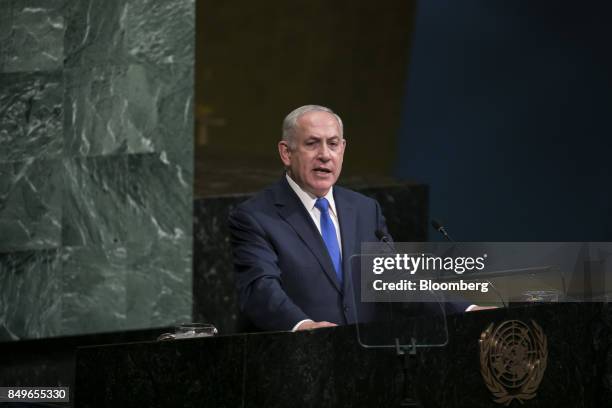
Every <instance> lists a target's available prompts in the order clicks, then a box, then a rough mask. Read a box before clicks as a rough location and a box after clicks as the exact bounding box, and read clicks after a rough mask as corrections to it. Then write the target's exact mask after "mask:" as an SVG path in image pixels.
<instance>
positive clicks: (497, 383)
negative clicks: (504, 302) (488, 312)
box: [479, 320, 548, 406]
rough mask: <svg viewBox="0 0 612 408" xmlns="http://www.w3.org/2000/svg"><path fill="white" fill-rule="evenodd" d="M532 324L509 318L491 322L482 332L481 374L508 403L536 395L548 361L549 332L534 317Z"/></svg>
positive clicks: (501, 400) (490, 386) (497, 398)
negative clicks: (547, 335)
mask: <svg viewBox="0 0 612 408" xmlns="http://www.w3.org/2000/svg"><path fill="white" fill-rule="evenodd" d="M531 326H532V327H529V326H528V325H527V324H525V323H523V322H521V321H519V320H508V321H505V322H503V323H501V324H499V326H497V327H495V325H494V323H491V324H490V325H489V326H488V327H487V329H486V330H485V331H484V332H482V334H481V335H480V341H479V343H480V373H481V374H482V378H483V380H484V383H485V385H486V386H487V388H488V389H489V391H491V393H492V394H493V396H494V397H495V399H494V401H495V402H497V403H499V404H504V405H505V406H508V405H510V403H511V402H512V401H513V400H515V399H516V400H517V401H519V402H520V403H521V404H522V403H523V402H524V401H525V400H530V399H532V398H533V397H535V396H536V391H537V389H538V387H539V385H540V382H541V381H542V377H543V376H544V371H545V370H546V364H547V360H548V348H547V339H546V335H544V332H543V331H542V328H541V327H540V326H539V325H538V324H537V323H536V322H535V321H533V320H531Z"/></svg>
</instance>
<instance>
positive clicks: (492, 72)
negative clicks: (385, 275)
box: [395, 0, 612, 241]
mask: <svg viewBox="0 0 612 408" xmlns="http://www.w3.org/2000/svg"><path fill="white" fill-rule="evenodd" d="M611 12H612V6H611V5H610V3H609V2H595V1H591V2H586V3H578V2H575V1H538V2H533V1H528V0H521V1H514V0H513V1H495V2H491V1H486V0H466V1H461V2H455V1H450V0H449V1H444V0H437V1H422V2H419V3H418V7H417V17H416V28H415V33H414V36H413V44H412V49H411V57H410V58H411V64H410V65H409V67H408V71H409V73H408V81H407V83H406V88H405V102H404V108H403V113H402V115H403V117H402V127H401V131H400V137H399V142H398V144H399V149H398V151H397V163H396V170H395V171H396V175H397V176H398V177H401V178H412V179H416V180H418V181H420V182H424V183H426V184H429V185H430V188H431V189H430V203H431V210H430V213H431V215H432V216H433V217H438V218H440V219H442V220H444V221H445V222H446V224H447V226H448V228H449V230H450V232H452V233H454V236H455V239H457V240H466V241H476V240H490V241H496V240H499V241H512V240H517V241H518V240H523V241H524V240H534V241H537V240H543V241H544V240H549V241H572V240H575V241H589V240H590V241H597V240H612V212H611V211H610V210H611V209H612V208H611V207H612V206H611V205H610V203H611V198H612V188H611V183H610V180H609V177H610V175H611V174H612V164H611V163H610V160H609V155H610V154H609V152H610V149H609V147H608V146H609V143H608V139H609V138H610V135H611V134H612V133H611V130H612V124H611V121H610V118H611V114H612V92H611V91H612V83H611V82H612V81H611V79H610V78H611V77H610V73H611V72H612V58H611V54H610V38H612V26H611V25H610V23H609V21H610V15H611ZM432 237H435V236H434V235H432Z"/></svg>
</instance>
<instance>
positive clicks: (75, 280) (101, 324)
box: [61, 246, 128, 335]
mask: <svg viewBox="0 0 612 408" xmlns="http://www.w3.org/2000/svg"><path fill="white" fill-rule="evenodd" d="M127 257H128V255H127V250H126V248H125V246H116V247H113V248H109V249H108V250H103V249H101V248H99V247H80V248H79V247H65V248H63V249H62V254H61V265H62V276H61V278H62V279H61V282H62V288H61V290H62V296H61V298H62V324H61V332H62V335H71V334H80V333H95V332H101V331H102V332H103V331H116V330H121V329H124V328H125V327H126V277H127Z"/></svg>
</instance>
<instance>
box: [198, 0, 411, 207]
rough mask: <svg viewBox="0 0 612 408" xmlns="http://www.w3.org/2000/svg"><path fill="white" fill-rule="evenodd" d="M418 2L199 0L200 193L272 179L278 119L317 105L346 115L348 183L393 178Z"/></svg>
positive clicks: (251, 187) (246, 188)
mask: <svg viewBox="0 0 612 408" xmlns="http://www.w3.org/2000/svg"><path fill="white" fill-rule="evenodd" d="M416 4H417V2H416V1H415V0H409V1H407V0H384V1H382V2H363V1H362V2H354V1H350V0H336V1H328V0H298V1H291V2H287V1H285V0H270V1H266V2H263V3H262V2H239V3H233V2H227V1H223V0H199V1H198V2H197V3H196V56H195V57H196V66H195V91H196V92H195V102H196V119H197V124H196V149H195V160H196V164H195V167H196V175H195V189H194V194H195V196H196V197H203V196H214V195H218V194H227V193H244V192H254V191H258V190H260V189H261V188H262V187H263V186H265V185H267V184H269V183H271V182H273V181H276V180H277V179H278V178H279V176H280V174H281V173H282V165H281V162H280V159H279V158H278V152H277V147H276V145H277V143H278V140H279V139H280V136H281V123H282V120H283V118H284V117H285V115H287V114H288V113H289V112H290V111H291V110H293V109H295V108H297V107H298V106H301V105H306V104H312V103H315V104H320V105H326V106H329V107H330V108H332V109H334V110H335V111H336V112H338V113H339V114H340V116H341V117H342V118H343V121H344V125H345V137H346V138H347V141H348V145H347V150H346V157H345V161H344V168H343V174H342V179H341V182H342V184H345V185H346V184H352V182H353V180H354V179H355V178H360V179H364V178H369V179H372V178H374V179H375V180H377V181H379V180H380V179H381V177H385V176H386V177H388V176H389V175H390V173H391V171H392V169H391V168H392V165H393V156H394V152H395V150H396V141H397V137H396V135H397V131H398V129H399V125H400V117H401V115H400V110H401V106H402V98H403V84H404V83H405V81H406V65H407V64H408V58H409V53H408V52H407V50H408V47H409V45H410V36H411V34H412V32H413V29H414V11H415V7H416ZM373 142H374V143H375V146H373V144H372V143H373ZM373 147H374V148H373Z"/></svg>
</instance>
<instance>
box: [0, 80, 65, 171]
mask: <svg viewBox="0 0 612 408" xmlns="http://www.w3.org/2000/svg"><path fill="white" fill-rule="evenodd" d="M63 94H64V85H63V78H62V72H61V71H52V72H45V73H11V74H7V73H0V162H7V161H20V160H26V159H29V158H55V157H59V155H60V154H61V151H62V144H63V127H62V126H63V124H62V120H63V109H62V103H63Z"/></svg>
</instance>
